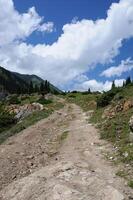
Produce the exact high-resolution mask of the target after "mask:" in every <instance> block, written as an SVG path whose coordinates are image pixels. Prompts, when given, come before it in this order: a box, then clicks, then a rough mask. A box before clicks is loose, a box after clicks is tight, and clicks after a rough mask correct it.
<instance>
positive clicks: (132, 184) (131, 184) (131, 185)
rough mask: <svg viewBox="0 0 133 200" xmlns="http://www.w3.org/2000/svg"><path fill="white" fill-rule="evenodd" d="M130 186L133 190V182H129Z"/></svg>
mask: <svg viewBox="0 0 133 200" xmlns="http://www.w3.org/2000/svg"><path fill="white" fill-rule="evenodd" d="M128 186H129V187H131V188H133V180H130V181H129V182H128Z"/></svg>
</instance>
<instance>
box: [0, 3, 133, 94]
mask: <svg viewBox="0 0 133 200" xmlns="http://www.w3.org/2000/svg"><path fill="white" fill-rule="evenodd" d="M5 7H6V9H5ZM0 12H1V15H0V20H1V22H2V23H3V24H2V23H1V24H2V25H0V37H1V38H2V39H1V40H0V54H1V55H0V65H2V66H3V67H5V68H7V69H9V70H12V71H18V72H21V73H29V74H32V73H35V74H37V75H39V76H41V77H42V78H44V79H48V80H49V81H51V82H52V83H53V84H55V85H56V86H58V87H60V88H61V89H64V90H73V89H78V90H86V89H88V88H91V89H92V90H100V91H102V90H108V89H109V88H110V87H111V81H112V80H116V85H118V86H119V85H121V84H122V82H123V80H124V79H126V77H127V76H129V75H130V76H131V77H132V78H133V55H132V52H133V23H132V22H133V0H120V1H119V0H99V1H97V0H67V1H66V0H39V1H38V0H28V1H27V0H23V1H18V0H7V2H6V4H5V1H4V0H1V2H0ZM4 16H6V18H7V20H4ZM5 21H6V22H5ZM3 27H5V28H3ZM6 27H9V28H8V31H7V28H6ZM4 41H5V42H4Z"/></svg>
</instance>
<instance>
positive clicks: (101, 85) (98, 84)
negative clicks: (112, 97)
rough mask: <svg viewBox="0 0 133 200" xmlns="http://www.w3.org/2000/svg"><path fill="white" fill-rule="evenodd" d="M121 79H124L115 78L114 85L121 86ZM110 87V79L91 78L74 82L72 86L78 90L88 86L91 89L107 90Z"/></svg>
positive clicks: (84, 89) (85, 88)
mask: <svg viewBox="0 0 133 200" xmlns="http://www.w3.org/2000/svg"><path fill="white" fill-rule="evenodd" d="M123 81H125V79H116V80H115V85H116V86H117V87H121V86H122V85H123ZM111 87H112V82H111V81H105V82H102V81H96V80H95V79H92V80H86V81H83V82H82V83H81V82H78V83H76V84H75V85H74V86H73V90H79V91H86V90H88V89H89V88H90V89H91V91H100V92H102V91H108V90H110V89H111Z"/></svg>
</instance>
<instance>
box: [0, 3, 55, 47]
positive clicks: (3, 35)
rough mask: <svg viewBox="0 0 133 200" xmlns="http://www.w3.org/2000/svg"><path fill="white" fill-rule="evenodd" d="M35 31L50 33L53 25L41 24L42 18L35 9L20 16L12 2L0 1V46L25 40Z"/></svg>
mask: <svg viewBox="0 0 133 200" xmlns="http://www.w3.org/2000/svg"><path fill="white" fill-rule="evenodd" d="M35 30H37V31H41V32H51V31H52V30H53V23H52V22H48V23H43V17H40V16H39V15H38V13H37V12H36V10H35V7H32V8H29V10H28V12H27V13H23V14H20V13H19V12H17V10H15V8H14V4H13V1H12V0H6V1H5V0H0V46H2V45H5V44H9V43H11V42H13V41H15V40H19V39H25V38H26V37H28V36H30V35H31V33H33V32H34V31H35Z"/></svg>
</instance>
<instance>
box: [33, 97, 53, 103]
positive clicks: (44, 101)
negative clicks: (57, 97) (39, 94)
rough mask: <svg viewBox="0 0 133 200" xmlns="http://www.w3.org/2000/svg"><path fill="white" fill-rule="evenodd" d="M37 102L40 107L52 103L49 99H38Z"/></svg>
mask: <svg viewBox="0 0 133 200" xmlns="http://www.w3.org/2000/svg"><path fill="white" fill-rule="evenodd" d="M37 102H38V103H40V104H42V105H44V104H50V103H52V100H51V99H45V98H40V99H39V100H38V101H37Z"/></svg>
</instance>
